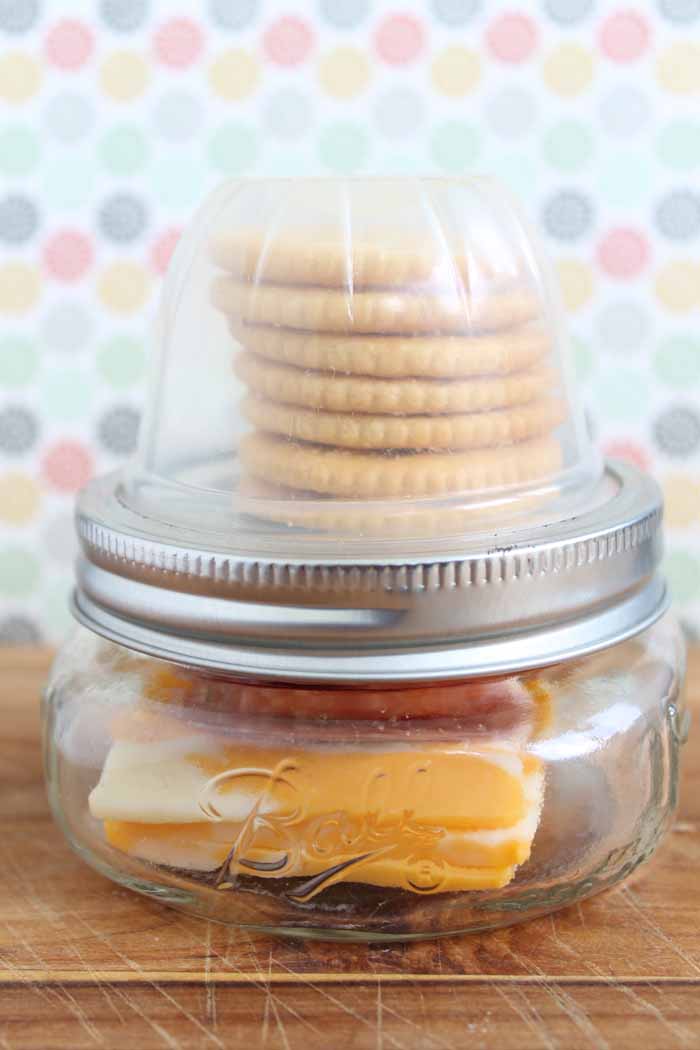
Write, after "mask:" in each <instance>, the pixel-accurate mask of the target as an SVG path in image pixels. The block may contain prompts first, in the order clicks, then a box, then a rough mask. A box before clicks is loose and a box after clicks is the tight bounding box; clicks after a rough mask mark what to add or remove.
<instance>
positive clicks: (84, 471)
mask: <svg viewBox="0 0 700 1050" xmlns="http://www.w3.org/2000/svg"><path fill="white" fill-rule="evenodd" d="M93 472H94V463H93V460H92V456H91V455H90V452H89V450H88V449H87V448H86V447H85V445H83V444H82V443H81V442H80V441H71V440H70V439H66V440H65V441H56V442H55V443H54V444H53V445H51V446H50V448H48V449H47V450H46V453H45V454H44V457H43V459H42V462H41V473H42V475H43V476H44V478H45V479H46V481H47V483H48V484H49V485H50V486H51V487H52V488H54V489H57V490H58V491H59V492H77V491H78V489H79V488H82V486H83V485H85V484H87V482H88V481H89V480H90V478H91V477H92V475H93Z"/></svg>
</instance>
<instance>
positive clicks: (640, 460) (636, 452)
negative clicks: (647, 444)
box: [603, 438, 651, 470]
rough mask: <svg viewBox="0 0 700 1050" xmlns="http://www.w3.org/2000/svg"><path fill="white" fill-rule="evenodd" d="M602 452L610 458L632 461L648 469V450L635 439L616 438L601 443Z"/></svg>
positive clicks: (643, 468) (637, 465)
mask: <svg viewBox="0 0 700 1050" xmlns="http://www.w3.org/2000/svg"><path fill="white" fill-rule="evenodd" d="M603 454H604V455H605V456H608V457H610V458H611V459H622V460H624V461H625V462H626V463H633V464H634V465H635V466H636V467H640V468H641V469H642V470H649V467H650V465H651V464H650V459H649V453H648V451H647V450H646V449H645V448H643V447H642V445H640V444H638V443H637V442H636V441H630V440H629V439H627V438H617V439H616V440H612V441H608V442H606V443H605V444H604V445H603Z"/></svg>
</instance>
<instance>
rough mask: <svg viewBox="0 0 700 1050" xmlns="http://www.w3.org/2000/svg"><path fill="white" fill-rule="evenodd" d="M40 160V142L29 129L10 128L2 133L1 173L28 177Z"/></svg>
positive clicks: (0, 136) (0, 139) (0, 140)
mask: <svg viewBox="0 0 700 1050" xmlns="http://www.w3.org/2000/svg"><path fill="white" fill-rule="evenodd" d="M38 160H39V141H38V139H37V138H36V136H35V135H33V134H32V132H31V131H29V130H28V129H27V128H23V127H17V126H15V127H9V128H4V129H3V130H2V131H0V172H2V174H3V175H28V174H29V172H30V171H31V170H32V169H33V168H35V167H36V165H37V162H38Z"/></svg>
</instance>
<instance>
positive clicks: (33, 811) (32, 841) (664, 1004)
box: [0, 649, 700, 1050]
mask: <svg viewBox="0 0 700 1050" xmlns="http://www.w3.org/2000/svg"><path fill="white" fill-rule="evenodd" d="M48 659H49V657H48V654H47V653H45V652H42V651H37V650H31V649H25V650H5V651H2V650H0V725H1V727H2V736H3V740H2V747H1V749H0V785H1V790H0V822H1V831H0V848H1V850H2V863H1V865H0V1050H16V1048H21V1050H29V1048H37V1050H51V1048H56V1047H60V1048H62V1050H81V1048H83V1047H86V1048H87V1047H102V1048H115V1050H124V1048H128V1050H151V1048H154V1050H155V1048H161V1047H164V1048H171V1050H179V1048H181V1050H199V1048H211V1047H214V1048H220V1050H221V1048H229V1047H231V1048H233V1047H235V1048H242V1050H249V1048H254V1047H269V1048H270V1050H276V1048H281V1050H296V1048H300V1047H301V1048H302V1050H317V1048H327V1047H332V1048H334V1050H344V1048H345V1047H352V1048H357V1050H364V1048H372V1050H382V1048H385V1050H414V1048H418V1047H420V1048H426V1050H431V1048H435V1050H452V1048H454V1047H465V1048H466V1047H468V1048H469V1050H477V1048H480V1047H483V1048H488V1050H490V1048H497V1050H523V1048H537V1047H542V1048H543V1050H557V1048H561V1050H577V1048H579V1047H581V1048H589V1047H590V1048H593V1050H606V1048H614V1050H626V1048H631V1050H650V1048H659V1050H674V1048H676V1047H678V1048H683V1050H687V1048H690V1047H696V1046H697V1047H700V892H699V889H698V887H699V886H700V732H698V731H697V730H696V731H695V732H693V733H691V739H690V742H689V744H688V746H687V748H686V752H685V772H684V783H683V791H682V802H681V809H680V812H679V814H678V819H677V821H676V823H675V827H674V829H673V831H672V833H671V834H670V835H669V837H668V839H667V841H666V843H665V845H664V846H663V847H662V849H661V850H660V852H659V854H658V856H657V859H656V860H655V861H654V862H653V863H652V864H651V865H650V866H649V867H648V868H647V869H645V870H644V871H643V872H642V873H641V874H639V875H638V876H637V877H636V878H635V879H634V880H633V882H632V883H631V884H627V885H626V886H624V887H622V888H621V889H617V890H613V891H612V892H610V893H608V894H606V895H603V896H602V897H597V898H594V899H593V900H591V901H587V902H586V903H584V904H581V905H577V906H574V907H571V908H569V909H567V910H565V911H561V912H558V913H557V914H556V915H552V916H548V917H546V918H544V919H539V920H536V921H533V922H530V923H528V924H525V925H523V926H517V927H512V928H510V929H507V930H501V931H497V932H493V933H487V934H483V935H478V936H477V935H473V936H467V937H461V938H450V939H445V940H441V941H434V942H424V943H420V944H409V945H406V946H396V947H384V946H361V945H334V944H323V943H316V942H308V943H301V944H297V943H287V942H285V941H281V940H277V939H273V938H268V937H263V936H253V935H250V934H247V933H244V932H241V931H237V930H233V929H229V928H227V927H223V926H220V925H217V924H215V923H206V922H202V921H199V920H196V919H189V918H186V917H184V916H182V915H179V914H178V913H177V912H175V911H172V910H170V909H169V908H165V907H162V906H160V905H158V904H157V903H155V902H153V901H150V900H146V899H142V898H140V897H138V896H136V895H135V894H132V893H129V892H127V891H126V890H122V889H119V888H117V887H116V886H113V885H112V884H111V883H110V882H108V881H107V880H105V879H103V878H101V877H100V876H99V875H96V874H94V873H93V872H92V871H91V870H89V869H88V868H87V867H86V866H85V865H84V864H83V863H82V862H81V861H79V860H78V859H77V857H75V856H74V855H73V854H72V853H71V852H70V851H69V849H68V847H67V846H66V845H65V843H64V842H63V840H62V838H61V836H60V835H59V833H58V831H57V830H56V828H55V827H54V825H53V823H52V822H51V818H50V816H49V813H48V810H47V805H46V799H45V796H44V788H43V783H42V774H41V759H40V751H39V709H38V699H37V698H38V694H39V689H40V687H41V685H42V682H43V680H44V678H45V675H46V669H47V666H48ZM691 667H692V675H691V688H690V694H691V697H692V701H693V702H694V704H695V706H696V707H700V650H698V651H696V652H695V653H693V654H692V658H691Z"/></svg>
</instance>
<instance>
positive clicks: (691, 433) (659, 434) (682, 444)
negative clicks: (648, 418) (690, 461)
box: [654, 405, 700, 458]
mask: <svg viewBox="0 0 700 1050" xmlns="http://www.w3.org/2000/svg"><path fill="white" fill-rule="evenodd" d="M654 438H655V439H656V444H657V445H658V446H659V448H660V449H661V451H662V452H665V453H666V455H667V456H674V457H678V458H684V457H686V456H692V455H693V453H694V452H697V451H698V449H700V415H699V414H698V412H697V411H696V409H694V408H691V407H690V406H689V405H673V406H671V407H670V408H667V409H666V410H665V411H664V412H662V413H661V415H660V416H659V417H658V418H657V420H656V422H655V423H654Z"/></svg>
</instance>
